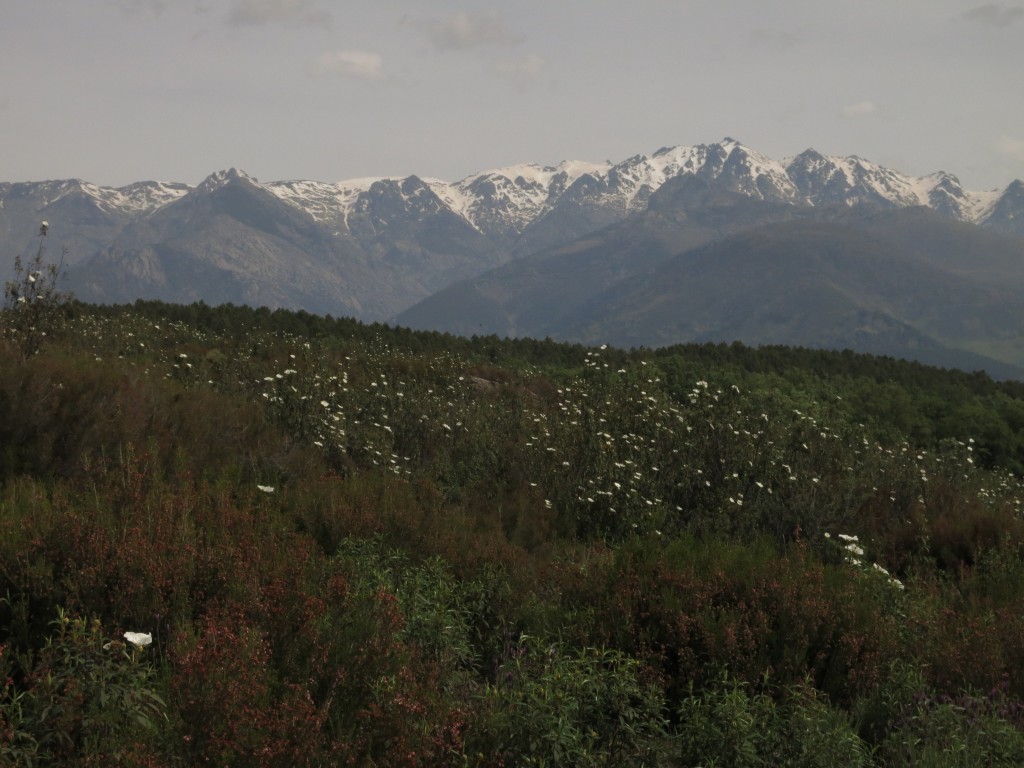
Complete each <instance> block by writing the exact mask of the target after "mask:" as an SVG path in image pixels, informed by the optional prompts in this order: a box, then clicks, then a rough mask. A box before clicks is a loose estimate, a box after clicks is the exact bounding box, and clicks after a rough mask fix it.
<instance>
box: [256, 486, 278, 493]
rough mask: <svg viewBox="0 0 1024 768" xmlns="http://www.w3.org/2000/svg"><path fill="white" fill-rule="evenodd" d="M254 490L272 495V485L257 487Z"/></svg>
mask: <svg viewBox="0 0 1024 768" xmlns="http://www.w3.org/2000/svg"><path fill="white" fill-rule="evenodd" d="M256 488H257V489H258V490H261V491H263V492H264V493H273V492H274V486H272V485H257V486H256Z"/></svg>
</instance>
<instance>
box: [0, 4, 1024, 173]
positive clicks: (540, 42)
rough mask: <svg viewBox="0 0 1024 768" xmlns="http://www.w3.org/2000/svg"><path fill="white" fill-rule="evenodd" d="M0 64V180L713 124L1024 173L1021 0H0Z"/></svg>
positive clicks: (650, 141)
mask: <svg viewBox="0 0 1024 768" xmlns="http://www.w3.org/2000/svg"><path fill="white" fill-rule="evenodd" d="M0 73H2V76H0V146H2V147H3V150H2V153H0V181H39V180H43V179H52V178H73V177H77V178H83V179H86V180H88V181H92V182H95V183H97V184H104V185H115V186H117V185H122V184H126V183H129V182H132V181H140V180H149V179H159V180H163V181H184V182H188V183H190V184H195V183H198V182H199V181H200V180H202V179H203V178H204V177H205V176H206V175H207V174H209V173H211V172H213V171H215V170H219V169H223V168H228V167H232V166H234V167H237V168H240V169H243V170H245V171H247V172H248V173H250V174H251V175H254V176H256V177H258V178H259V179H261V180H263V181H274V180H284V179H315V180H320V181H339V180H342V179H347V178H352V177H359V176H377V175H407V174H410V173H416V174H418V175H420V176H433V177H438V178H442V179H446V180H450V181H451V180H456V179H459V178H462V177H464V176H466V175H468V174H470V173H472V172H474V171H478V170H482V169H486V168H493V167H498V166H501V165H509V164H513V163H520V162H538V163H543V164H554V163H557V162H559V161H560V160H564V159H578V160H591V161H603V160H612V161H618V160H622V159H625V158H627V157H629V156H631V155H634V154H638V153H651V152H653V151H654V150H656V149H658V148H659V147H662V146H666V145H676V144H700V143H709V142H713V141H718V140H720V139H722V138H723V137H725V136H731V137H733V138H736V139H738V140H740V141H742V142H743V143H744V144H746V145H747V146H749V147H751V148H753V149H756V150H759V151H761V152H764V153H766V154H768V155H770V156H772V157H776V158H782V157H786V156H790V155H794V154H796V153H798V152H801V151H802V150H804V149H806V148H808V147H814V148H815V149H817V150H819V151H821V152H824V153H826V154H839V155H847V154H856V155H860V156H861V157H865V158H867V159H869V160H873V161H875V162H878V163H881V164H883V165H887V166H889V167H891V168H894V169H896V170H899V171H903V172H905V173H909V174H914V175H921V174H925V173H930V172H932V171H938V170H945V171H948V172H950V173H953V174H956V175H957V176H958V177H959V178H960V180H961V182H962V183H963V184H964V185H965V186H966V187H967V188H969V189H988V188H993V187H1002V186H1005V185H1006V184H1007V183H1009V182H1010V181H1011V180H1013V179H1014V178H1024V87H1022V81H1024V0H999V1H997V2H979V1H978V0H843V1H842V2H840V1H838V0H676V1H675V2H673V1H671V0H628V1H627V0H505V1H504V2H496V1H492V0H457V1H450V0H430V1H428V0H365V1H364V2H329V1H328V0H0Z"/></svg>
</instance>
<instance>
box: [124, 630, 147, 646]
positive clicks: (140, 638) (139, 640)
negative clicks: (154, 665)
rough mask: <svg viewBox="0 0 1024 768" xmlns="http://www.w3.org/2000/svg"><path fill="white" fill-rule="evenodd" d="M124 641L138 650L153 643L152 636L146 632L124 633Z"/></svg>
mask: <svg viewBox="0 0 1024 768" xmlns="http://www.w3.org/2000/svg"><path fill="white" fill-rule="evenodd" d="M124 639H125V640H127V641H128V642H129V643H131V644H132V645H134V646H136V647H138V648H144V647H145V646H147V645H149V644H150V643H152V642H153V636H152V635H151V634H149V633H148V632H125V633H124Z"/></svg>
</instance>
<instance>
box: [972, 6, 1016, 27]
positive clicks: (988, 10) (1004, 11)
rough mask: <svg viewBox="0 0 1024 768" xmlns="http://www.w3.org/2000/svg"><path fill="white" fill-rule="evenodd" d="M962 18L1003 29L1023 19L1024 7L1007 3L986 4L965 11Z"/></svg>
mask: <svg viewBox="0 0 1024 768" xmlns="http://www.w3.org/2000/svg"><path fill="white" fill-rule="evenodd" d="M963 18H965V19H967V20H968V21H977V22H979V23H981V24H988V25H990V26H993V27H1005V26H1008V25H1010V24H1012V23H1013V22H1015V21H1017V19H1020V18H1024V6H1021V5H1009V4H1008V3H986V4H985V5H979V6H977V7H976V8H972V9H971V10H969V11H965V12H964V14H963Z"/></svg>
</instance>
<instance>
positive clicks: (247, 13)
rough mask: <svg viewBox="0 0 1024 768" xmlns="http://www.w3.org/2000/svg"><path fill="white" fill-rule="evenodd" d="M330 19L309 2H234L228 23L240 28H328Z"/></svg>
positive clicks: (263, 0)
mask: <svg viewBox="0 0 1024 768" xmlns="http://www.w3.org/2000/svg"><path fill="white" fill-rule="evenodd" d="M331 18H332V17H331V14H330V12H329V11H323V10H319V9H317V8H315V7H314V4H313V2H311V0H235V3H234V5H233V6H232V8H231V12H230V13H229V14H228V23H229V24H234V25H236V26H240V27H250V26H260V25H262V24H278V23H285V24H293V25H299V26H320V27H328V26H330V25H331Z"/></svg>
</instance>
